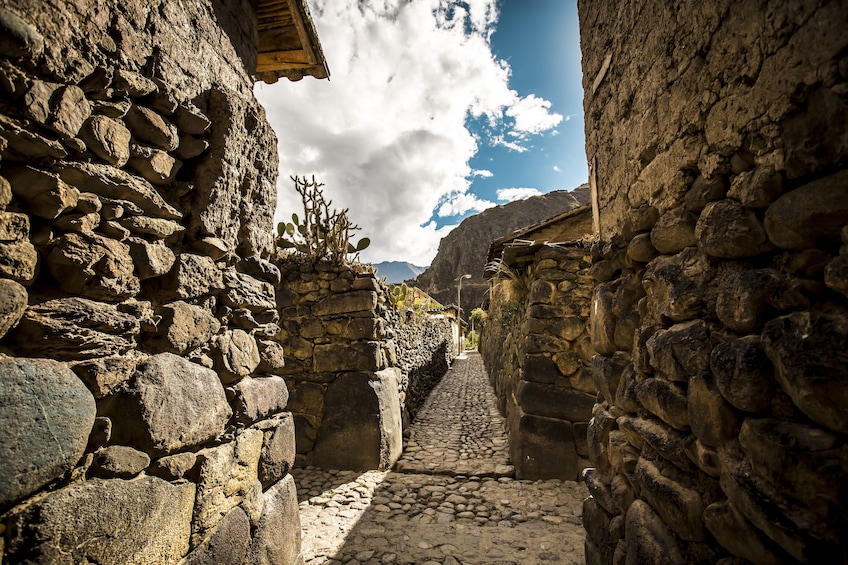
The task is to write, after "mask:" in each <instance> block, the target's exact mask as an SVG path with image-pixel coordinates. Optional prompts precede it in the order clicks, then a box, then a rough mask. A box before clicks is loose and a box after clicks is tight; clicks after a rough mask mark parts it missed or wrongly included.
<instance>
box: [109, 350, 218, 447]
mask: <svg viewBox="0 0 848 565" xmlns="http://www.w3.org/2000/svg"><path fill="white" fill-rule="evenodd" d="M100 408H101V411H102V412H103V413H104V415H108V416H110V417H112V422H113V432H112V438H113V441H114V442H116V443H121V444H124V445H130V446H133V447H136V448H138V449H141V450H143V451H145V452H147V453H150V454H152V455H159V456H161V455H167V454H169V453H174V452H176V451H180V450H183V449H186V448H191V447H196V446H198V445H202V444H203V443H205V442H207V441H210V440H212V439H214V438H216V437H218V436H219V435H221V434H222V433H223V432H224V426H225V425H226V424H227V421H228V420H229V419H230V416H231V415H232V410H230V407H229V405H228V404H227V399H226V395H225V394H224V388H223V387H222V386H221V381H220V380H219V379H218V375H216V374H215V372H214V371H212V370H211V369H207V368H205V367H202V366H200V365H197V364H195V363H192V362H190V361H189V360H187V359H185V358H183V357H178V356H176V355H174V354H172V353H160V354H158V355H154V356H152V357H150V358H149V359H147V360H146V361H145V362H143V363H142V364H141V365H139V367H138V369H137V370H136V372H135V374H134V375H133V377H132V379H131V381H130V382H129V386H127V387H126V388H125V389H123V390H121V391H119V392H118V393H116V394H114V395H112V396H110V397H108V398H106V399H104V401H103V402H102V404H101V407H100Z"/></svg>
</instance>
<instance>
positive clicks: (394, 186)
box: [256, 0, 587, 265]
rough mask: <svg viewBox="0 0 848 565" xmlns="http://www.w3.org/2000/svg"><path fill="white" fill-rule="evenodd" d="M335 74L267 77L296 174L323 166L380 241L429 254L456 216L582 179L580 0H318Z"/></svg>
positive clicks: (265, 99) (336, 194) (416, 259)
mask: <svg viewBox="0 0 848 565" xmlns="http://www.w3.org/2000/svg"><path fill="white" fill-rule="evenodd" d="M309 5H310V8H311V10H312V15H313V18H314V20H315V24H316V27H317V29H318V34H319V37H320V39H321V43H322V46H323V48H324V52H325V55H326V57H327V61H328V64H329V67H330V71H331V80H330V81H317V80H314V79H312V78H311V77H308V78H306V79H304V80H303V81H299V82H296V83H290V82H288V81H280V82H279V83H277V84H275V85H263V84H259V85H257V88H256V94H257V96H258V97H259V99H260V101H261V102H262V104H263V106H265V108H266V111H267V113H268V119H269V121H270V122H271V125H272V126H273V127H274V129H275V131H276V132H277V136H278V140H279V153H280V181H279V182H278V201H279V202H278V211H277V218H278V219H281V218H283V217H287V216H288V215H290V213H291V212H292V211H298V202H297V199H296V194H295V193H294V190H293V189H292V187H291V181H290V180H289V175H310V176H311V175H313V174H314V175H315V176H316V178H317V179H318V180H319V181H322V182H324V183H326V186H325V188H324V190H325V194H326V195H327V196H328V197H330V198H332V200H333V203H334V205H335V206H336V207H338V208H342V207H347V208H349V209H350V215H351V217H352V218H353V220H354V221H355V222H356V223H358V224H359V225H361V226H362V227H363V230H362V235H368V236H369V237H371V239H372V245H371V247H370V248H369V249H368V250H367V251H366V252H365V253H363V259H364V260H366V261H373V262H377V261H384V260H400V261H409V262H412V263H416V264H419V265H426V264H429V262H430V260H431V259H432V257H433V256H434V255H435V253H436V250H437V248H438V242H439V240H440V239H441V237H443V236H444V235H446V234H447V233H448V232H449V231H450V230H451V229H453V228H454V227H455V226H456V225H457V224H458V223H459V222H460V221H462V219H464V218H465V217H467V216H469V215H470V214H473V213H476V212H478V211H480V210H483V209H485V208H487V207H490V206H494V205H496V204H502V203H504V202H507V201H509V200H512V199H515V198H519V197H526V196H528V195H530V194H534V193H543V192H549V191H551V190H557V189H569V190H570V189H572V188H574V187H576V186H578V185H579V184H581V183H583V182H585V181H586V175H587V173H586V163H585V154H584V148H583V120H582V90H581V71H580V51H579V40H578V32H577V16H576V2H575V3H572V2H564V1H562V0H464V1H457V0H414V1H413V2H409V1H407V0H309Z"/></svg>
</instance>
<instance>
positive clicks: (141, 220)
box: [118, 216, 185, 239]
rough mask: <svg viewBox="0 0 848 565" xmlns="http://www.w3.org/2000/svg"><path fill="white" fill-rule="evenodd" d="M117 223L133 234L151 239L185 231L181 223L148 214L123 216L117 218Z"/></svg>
mask: <svg viewBox="0 0 848 565" xmlns="http://www.w3.org/2000/svg"><path fill="white" fill-rule="evenodd" d="M118 223H119V224H120V225H121V226H123V227H125V228H126V229H128V230H129V231H130V232H131V233H133V234H136V235H142V236H144V235H146V236H149V237H151V238H153V239H165V238H168V237H171V236H172V235H174V234H181V233H182V232H184V231H185V228H184V227H183V226H182V225H180V224H179V223H177V222H175V221H173V220H166V219H164V218H151V217H149V216H130V217H125V218H121V219H119V220H118Z"/></svg>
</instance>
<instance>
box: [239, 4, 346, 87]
mask: <svg viewBox="0 0 848 565" xmlns="http://www.w3.org/2000/svg"><path fill="white" fill-rule="evenodd" d="M256 16H257V35H258V40H259V46H258V51H257V61H256V76H257V79H258V80H262V81H264V82H267V83H274V82H276V81H277V79H279V78H280V77H286V78H288V79H289V80H293V81H294V80H300V79H301V78H303V77H304V76H307V75H309V76H313V77H315V78H319V79H321V78H329V76H330V71H329V69H328V67H327V62H326V60H325V58H324V52H323V49H322V48H321V42H320V40H319V39H318V32H317V30H316V29H315V24H314V22H313V21H312V16H311V15H310V13H309V8H308V6H307V4H306V0H257V4H256Z"/></svg>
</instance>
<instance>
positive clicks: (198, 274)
mask: <svg viewBox="0 0 848 565" xmlns="http://www.w3.org/2000/svg"><path fill="white" fill-rule="evenodd" d="M161 286H162V292H163V294H164V295H165V297H168V298H174V299H177V300H186V299H189V298H199V297H201V296H205V295H207V294H215V293H217V292H218V291H219V290H223V289H224V281H223V276H222V274H221V270H220V269H219V268H218V266H217V265H215V262H214V261H213V260H212V259H211V258H210V257H206V256H203V255H195V254H193V253H181V254H180V255H179V256H178V257H177V260H176V262H175V263H174V267H173V268H172V269H171V272H170V273H168V274H167V275H166V276H164V277H162V279H161ZM163 298H164V297H163Z"/></svg>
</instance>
